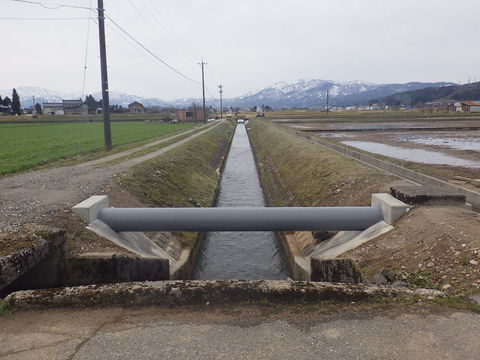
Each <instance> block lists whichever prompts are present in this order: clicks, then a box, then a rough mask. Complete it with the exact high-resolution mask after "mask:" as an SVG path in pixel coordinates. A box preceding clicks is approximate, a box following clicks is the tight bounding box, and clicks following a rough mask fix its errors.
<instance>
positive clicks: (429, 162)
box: [288, 120, 480, 190]
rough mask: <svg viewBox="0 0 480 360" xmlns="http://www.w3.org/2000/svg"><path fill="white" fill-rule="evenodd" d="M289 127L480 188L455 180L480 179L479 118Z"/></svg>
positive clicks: (444, 178) (465, 184) (291, 125)
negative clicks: (457, 177)
mask: <svg viewBox="0 0 480 360" xmlns="http://www.w3.org/2000/svg"><path fill="white" fill-rule="evenodd" d="M288 126H290V127H292V128H294V129H295V130H297V131H307V132H308V133H309V134H311V135H312V134H313V135H314V136H316V137H318V138H320V139H323V140H327V141H330V142H334V143H337V144H341V145H344V146H349V147H351V148H354V149H355V150H360V151H364V152H368V153H371V154H374V155H375V156H378V157H382V158H384V159H387V160H390V161H392V162H395V163H398V164H400V165H402V166H405V167H408V168H412V169H414V170H417V171H420V172H422V173H425V174H427V175H432V176H435V177H438V178H440V179H442V180H445V181H449V182H452V183H455V184H457V185H463V186H465V187H467V188H470V189H471V190H475V189H478V188H476V187H475V186H473V185H470V184H467V183H464V182H462V181H459V180H458V179H454V178H455V177H456V176H464V177H467V178H472V179H478V178H480V121H478V120H473V121H472V120H469V121H467V120H462V121H458V120H457V121H413V122H412V121H405V122H380V123H378V122H368V123H360V122H357V123H290V124H288ZM317 131H318V132H317Z"/></svg>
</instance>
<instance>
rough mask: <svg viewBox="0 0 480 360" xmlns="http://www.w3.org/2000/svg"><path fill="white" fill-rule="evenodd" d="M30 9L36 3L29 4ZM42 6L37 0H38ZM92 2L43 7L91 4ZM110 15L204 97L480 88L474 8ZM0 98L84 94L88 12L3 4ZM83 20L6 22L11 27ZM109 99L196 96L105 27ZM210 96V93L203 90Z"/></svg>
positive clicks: (177, 10) (91, 56)
mask: <svg viewBox="0 0 480 360" xmlns="http://www.w3.org/2000/svg"><path fill="white" fill-rule="evenodd" d="M32 1H33V2H35V1H36V0H32ZM38 1H41V0H38ZM96 3H97V0H45V1H42V4H43V5H46V6H52V5H59V4H68V5H76V6H82V7H90V6H92V7H96ZM105 8H106V14H107V15H108V16H110V17H111V18H112V19H113V20H114V21H115V22H116V23H117V24H118V25H120V26H121V27H122V28H124V29H125V30H126V31H127V32H129V33H130V34H131V35H132V36H133V37H134V38H135V39H137V40H138V41H140V42H141V43H143V44H144V45H145V46H146V47H147V48H148V49H149V50H151V51H152V52H154V53H155V54H156V55H157V56H159V57H160V58H161V59H163V60H164V61H166V62H167V63H168V64H170V65H171V66H173V67H174V68H176V69H177V70H178V71H180V72H181V73H183V74H184V75H186V76H187V77H190V78H193V79H194V80H196V81H200V79H201V70H200V66H199V65H198V64H197V63H198V61H199V60H200V59H201V58H202V57H203V58H204V59H205V61H206V62H207V63H208V65H207V66H206V68H205V70H206V77H207V85H208V89H209V93H211V94H212V95H217V94H218V92H217V85H218V84H219V83H222V84H223V85H224V96H226V97H234V96H238V95H241V94H243V93H245V92H249V91H252V90H254V89H258V88H263V87H266V86H269V85H271V84H273V83H275V82H278V81H295V80H298V79H327V80H335V81H350V80H365V81H369V82H375V83H392V82H401V83H404V82H409V81H454V82H462V83H464V82H467V81H468V79H469V77H470V79H471V81H474V80H480V47H478V46H477V44H476V41H477V36H478V34H479V33H480V32H479V27H480V21H479V20H478V14H479V11H480V3H479V1H478V0H457V1H451V0H449V1H447V0H105ZM0 9H1V11H0V34H2V50H1V52H2V57H1V62H0V64H1V67H0V89H7V88H12V87H18V86H39V87H45V88H48V89H52V90H57V91H62V92H74V93H81V92H82V88H83V77H84V70H83V68H84V60H85V53H86V49H87V46H86V44H87V28H88V22H89V20H87V18H88V17H92V16H95V13H94V12H92V11H89V10H85V9H72V8H59V9H56V10H49V9H45V8H43V7H41V6H39V5H35V4H26V3H20V2H15V1H12V0H0ZM19 17H20V18H21V17H42V18H44V17H48V18H52V17H53V18H81V19H71V20H61V21H60V20H48V21H46V20H43V21H40V20H9V19H5V18H19ZM107 42H108V49H107V55H108V65H109V80H110V90H115V91H122V92H127V93H130V94H136V95H141V96H145V97H160V98H163V99H166V100H170V99H173V98H181V97H200V96H201V87H200V86H199V85H198V84H195V83H193V82H190V81H189V80H186V79H184V78H182V77H181V76H179V75H178V74H176V73H174V72H173V71H171V70H169V69H167V68H166V67H165V66H164V65H162V64H161V63H160V62H159V61H157V60H155V59H154V58H153V57H152V56H150V55H148V54H147V53H146V52H145V51H144V50H141V49H139V47H138V46H136V45H134V44H133V42H132V41H131V40H129V39H128V38H127V36H126V35H124V34H122V33H121V32H120V30H119V29H118V28H115V27H114V25H113V24H112V23H111V22H110V21H107ZM98 54H99V50H98V26H97V24H96V23H95V22H93V21H91V22H90V34H89V46H88V57H87V73H86V92H87V93H94V92H97V91H100V68H99V56H98ZM207 96H208V93H207Z"/></svg>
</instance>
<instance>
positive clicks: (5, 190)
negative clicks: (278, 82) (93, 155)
mask: <svg viewBox="0 0 480 360" xmlns="http://www.w3.org/2000/svg"><path fill="white" fill-rule="evenodd" d="M220 123H221V122H220V121H219V122H218V123H217V124H214V125H213V126H210V127H208V128H207V129H205V130H201V131H199V132H196V133H194V134H192V135H191V136H189V137H187V138H184V139H182V140H179V141H177V142H175V143H173V144H171V145H168V146H166V147H164V148H162V149H159V150H156V151H153V152H151V153H148V154H146V155H142V156H139V157H136V158H132V159H128V160H126V161H123V162H120V163H117V164H105V163H106V162H108V161H111V160H115V159H119V158H122V157H124V156H127V155H131V154H132V153H134V152H136V151H139V150H143V149H145V148H148V147H150V146H155V145H158V144H160V143H163V142H167V141H169V140H172V139H174V138H176V137H179V136H181V135H184V134H185V133H189V132H193V131H195V130H198V128H196V129H193V130H189V131H186V132H182V133H180V134H176V135H173V136H169V137H166V138H162V139H160V140H156V141H153V142H151V143H148V144H146V145H143V146H139V147H137V148H134V149H130V150H127V151H124V152H121V153H117V154H113V155H109V156H106V157H104V158H101V159H96V160H92V161H89V162H85V163H81V164H77V165H72V166H64V167H59V168H53V169H43V170H38V171H33V172H28V173H22V174H18V175H14V176H7V177H4V178H2V179H0V229H1V231H5V232H10V231H17V230H18V229H19V228H20V227H21V226H22V225H23V224H25V223H27V222H37V221H40V220H42V219H43V218H45V217H46V216H49V215H51V214H52V213H55V212H57V211H59V210H62V209H69V208H70V207H72V206H73V205H75V204H77V203H79V202H80V201H83V200H85V199H86V198H88V197H89V196H92V195H95V194H99V193H100V192H102V190H103V189H104V187H105V185H106V184H107V183H108V181H109V180H110V178H111V177H112V176H113V175H115V174H118V173H120V172H123V171H126V170H128V169H130V168H131V167H132V166H134V165H137V164H139V163H141V162H144V161H146V160H149V159H151V158H154V157H156V156H158V155H161V154H164V153H166V152H167V151H169V150H171V149H174V148H176V147H177V146H180V145H182V144H184V143H186V142H188V141H190V140H192V139H194V138H196V137H197V136H200V135H202V134H204V133H205V132H207V131H210V130H211V129H213V128H215V127H216V126H218V125H219V124H220Z"/></svg>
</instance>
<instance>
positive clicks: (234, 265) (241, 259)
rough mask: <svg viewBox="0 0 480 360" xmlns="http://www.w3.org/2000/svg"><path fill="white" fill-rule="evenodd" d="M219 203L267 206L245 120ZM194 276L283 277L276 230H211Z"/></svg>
mask: <svg viewBox="0 0 480 360" xmlns="http://www.w3.org/2000/svg"><path fill="white" fill-rule="evenodd" d="M217 206H218V207H252V206H258V207H263V206H265V200H264V196H263V191H262V187H261V186H260V179H259V177H258V173H257V168H256V165H255V161H254V158H253V154H252V149H251V147H250V141H249V139H248V135H247V130H246V127H245V124H243V123H239V124H237V128H236V130H235V135H234V137H233V140H232V145H231V148H230V152H229V154H228V157H227V161H226V163H225V169H224V171H223V174H222V179H221V181H220V194H219V197H218V204H217ZM194 277H195V278H196V279H201V280H214V279H244V280H256V279H265V280H280V279H286V277H287V272H286V266H285V261H284V259H283V255H282V251H281V249H280V245H279V241H278V239H277V237H276V235H275V233H273V232H226V231H224V232H209V233H207V234H206V238H205V241H204V243H203V246H202V249H201V250H200V253H199V256H198V260H197V266H196V269H195V274H194Z"/></svg>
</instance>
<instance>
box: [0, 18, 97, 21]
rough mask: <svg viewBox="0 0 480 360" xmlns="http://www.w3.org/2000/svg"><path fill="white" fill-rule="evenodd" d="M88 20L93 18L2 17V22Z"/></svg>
mask: <svg viewBox="0 0 480 360" xmlns="http://www.w3.org/2000/svg"><path fill="white" fill-rule="evenodd" d="M87 19H90V20H91V19H92V18H80V17H79V18H35V17H29V18H25V17H0V20H35V21H37V20H48V21H51V20H62V21H65V20H87Z"/></svg>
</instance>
